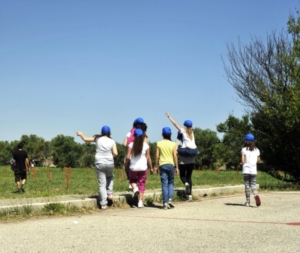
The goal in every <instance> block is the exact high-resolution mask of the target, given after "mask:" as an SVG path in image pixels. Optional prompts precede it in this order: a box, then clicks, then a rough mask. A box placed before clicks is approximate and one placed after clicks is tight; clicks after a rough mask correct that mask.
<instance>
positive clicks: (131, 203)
mask: <svg viewBox="0 0 300 253" xmlns="http://www.w3.org/2000/svg"><path fill="white" fill-rule="evenodd" d="M120 196H122V197H124V198H125V200H126V203H127V205H129V206H130V207H132V208H135V207H137V204H138V203H137V200H136V199H134V198H133V196H132V194H127V193H124V194H120Z"/></svg>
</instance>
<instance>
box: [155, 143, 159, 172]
mask: <svg viewBox="0 0 300 253" xmlns="http://www.w3.org/2000/svg"><path fill="white" fill-rule="evenodd" d="M159 154H160V153H159V148H158V147H156V153H155V166H154V170H155V174H157V172H158V159H159Z"/></svg>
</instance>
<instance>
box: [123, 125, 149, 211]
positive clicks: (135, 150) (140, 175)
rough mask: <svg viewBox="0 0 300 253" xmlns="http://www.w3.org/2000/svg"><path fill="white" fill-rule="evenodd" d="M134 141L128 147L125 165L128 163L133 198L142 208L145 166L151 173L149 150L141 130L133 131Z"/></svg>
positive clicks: (145, 176)
mask: <svg viewBox="0 0 300 253" xmlns="http://www.w3.org/2000/svg"><path fill="white" fill-rule="evenodd" d="M134 137H135V138H134V141H133V142H131V143H130V144H129V145H128V150H127V155H126V163H129V161H130V165H129V169H130V173H129V181H130V184H131V186H132V190H133V198H134V199H135V200H138V207H139V208H142V207H144V205H143V197H144V192H145V188H146V178H147V172H148V170H147V164H148V165H149V167H150V172H151V173H153V168H152V161H151V157H150V149H149V145H148V143H146V142H145V133H144V132H143V130H142V129H135V131H134Z"/></svg>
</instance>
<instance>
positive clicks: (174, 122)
mask: <svg viewBox="0 0 300 253" xmlns="http://www.w3.org/2000/svg"><path fill="white" fill-rule="evenodd" d="M166 115H167V117H168V119H169V120H170V121H171V122H172V124H173V125H174V127H176V128H177V129H178V130H180V129H181V128H180V126H179V125H178V124H177V123H176V121H175V120H174V119H172V118H171V115H170V113H168V112H166Z"/></svg>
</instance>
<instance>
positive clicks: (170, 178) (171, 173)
mask: <svg viewBox="0 0 300 253" xmlns="http://www.w3.org/2000/svg"><path fill="white" fill-rule="evenodd" d="M167 166H168V201H169V200H172V199H173V191H174V166H173V165H171V164H169V165H167Z"/></svg>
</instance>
